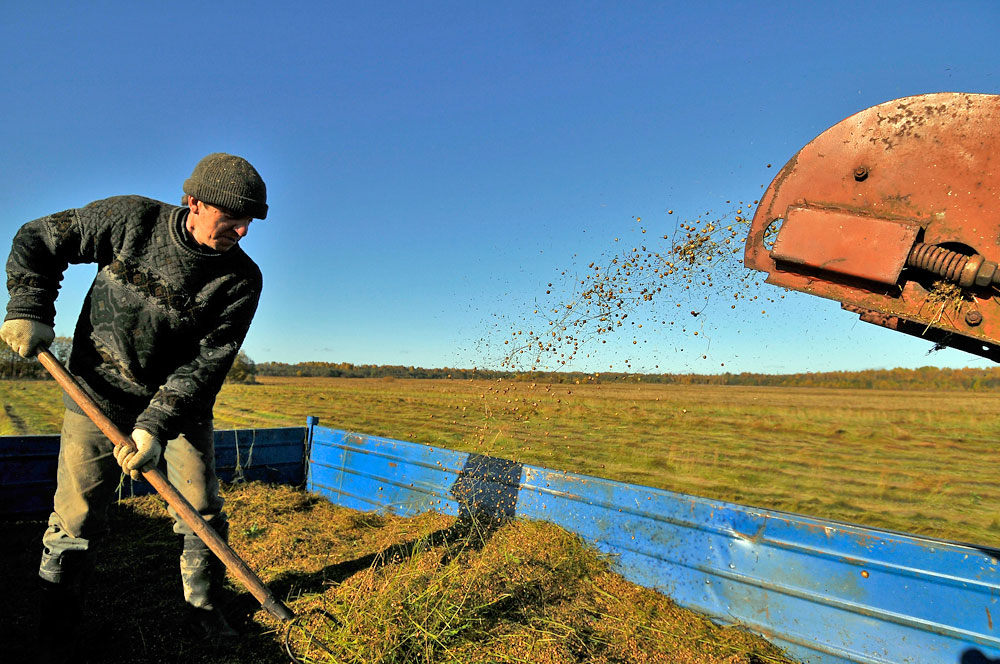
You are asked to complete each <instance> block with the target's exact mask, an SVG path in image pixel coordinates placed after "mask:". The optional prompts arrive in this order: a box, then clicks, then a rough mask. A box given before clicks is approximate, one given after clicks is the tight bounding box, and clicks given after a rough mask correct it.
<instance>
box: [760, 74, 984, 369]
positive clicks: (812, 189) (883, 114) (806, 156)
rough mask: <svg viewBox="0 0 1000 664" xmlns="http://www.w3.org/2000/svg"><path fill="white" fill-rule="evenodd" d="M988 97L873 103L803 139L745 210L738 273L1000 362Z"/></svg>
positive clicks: (941, 95)
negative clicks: (748, 215)
mask: <svg viewBox="0 0 1000 664" xmlns="http://www.w3.org/2000/svg"><path fill="white" fill-rule="evenodd" d="M998 211H1000V95H984V94H966V93H947V92H945V93H935V94H926V95H918V96H914V97H905V98H902V99H897V100H894V101H889V102H885V103H883V104H879V105H878V106H873V107H871V108H869V109H866V110H864V111H861V112H860V113H857V114H855V115H852V116H851V117H849V118H847V119H846V120H843V121H841V122H839V123H837V124H836V125H834V126H833V127H831V128H829V129H827V130H826V131H825V132H823V133H822V134H820V135H819V136H818V137H816V138H815V139H814V140H813V141H811V142H810V143H809V144H808V145H806V146H805V147H804V148H802V149H801V150H800V151H799V152H798V154H796V155H795V156H794V157H792V158H791V159H790V160H789V161H788V163H787V164H785V166H784V167H783V168H782V169H781V170H780V171H779V172H778V174H777V176H775V178H774V180H773V181H772V182H771V184H770V186H769V187H768V188H767V191H766V192H765V193H764V196H763V198H762V199H761V200H760V203H759V205H758V207H757V211H756V214H755V215H754V218H753V221H752V222H751V227H750V234H749V236H748V238H747V243H746V252H745V257H744V258H745V263H746V266H747V267H750V268H754V269H757V270H761V271H763V272H767V273H768V277H767V282H768V283H771V284H774V285H776V286H781V287H784V288H788V289H792V290H798V291H803V292H806V293H811V294H813V295H819V296H821V297H826V298H829V299H832V300H837V301H839V302H841V303H842V307H843V308H844V309H846V310H848V311H852V312H854V313H858V314H860V315H861V319H862V320H864V321H867V322H870V323H875V324H878V325H882V326H885V327H888V328H891V329H895V330H898V331H900V332H905V333H907V334H912V335H915V336H919V337H922V338H925V339H928V340H930V341H933V342H935V343H938V344H941V345H945V346H951V347H954V348H958V349H960V350H964V351H967V352H970V353H975V354H976V355H981V356H983V357H987V358H990V359H993V360H994V361H1000V345H998V343H1000V297H998V296H1000V290H998V288H997V284H998V283H1000V270H998V268H997V262H998V261H1000V214H998Z"/></svg>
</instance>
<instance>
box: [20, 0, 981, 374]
mask: <svg viewBox="0 0 1000 664" xmlns="http://www.w3.org/2000/svg"><path fill="white" fill-rule="evenodd" d="M998 19H1000V5H997V4H996V3H994V2H965V3H941V2H871V1H869V2H836V3H819V2H815V3H814V2H795V3H765V2H760V3H751V2H702V3H691V2H685V3H644V2H620V3H611V2H577V3H563V2H541V3H539V2H507V3H476V2H454V3H445V2H428V3H416V2H414V3H411V2H365V3H337V2H322V3H290V4H289V5H288V6H279V4H278V3H255V2H247V1H243V2H213V3H186V2H176V3H133V2H94V3H46V4H45V5H44V6H39V5H34V6H31V5H29V4H28V3H21V4H20V6H17V5H15V4H14V3H8V4H7V6H6V7H5V19H4V21H3V23H2V24H0V54H2V58H3V62H4V65H5V66H4V67H3V69H2V73H0V82H2V83H3V87H4V90H5V94H4V95H3V97H2V102H0V103H2V104H3V107H2V117H3V120H4V121H3V123H0V154H2V157H3V158H2V160H0V169H2V173H3V177H2V178H0V203H2V205H3V210H4V214H3V217H2V220H0V235H3V236H5V237H8V238H9V237H12V236H13V234H14V232H15V231H16V229H17V227H18V226H19V225H20V224H22V223H24V222H25V221H28V220H30V219H34V218H37V217H39V216H42V215H44V214H47V213H50V212H54V211H57V210H62V209H65V208H69V207H77V206H81V205H84V204H86V203H88V202H89V201H91V200H95V199H98V198H103V197H106V196H110V195H116V194H142V195H146V196H150V197H153V198H159V199H161V200H167V201H177V200H179V196H180V193H181V192H180V186H181V183H182V182H183V180H184V179H185V178H186V177H187V176H188V175H189V174H190V172H191V168H192V167H193V165H194V163H195V162H196V161H197V160H198V159H199V158H200V157H202V156H203V155H205V154H207V153H209V152H216V151H224V152H231V153H236V154H240V155H243V156H245V157H246V158H248V159H249V160H250V161H251V162H252V163H253V164H254V165H255V166H256V167H257V169H258V170H259V171H260V172H261V174H262V175H263V177H264V178H265V180H266V182H267V185H268V203H269V204H270V208H271V212H270V214H269V217H268V219H267V220H264V221H257V222H254V224H253V226H252V227H251V232H250V235H249V236H248V237H247V238H246V239H245V240H244V243H243V246H244V248H245V249H246V251H247V252H248V253H249V254H250V255H251V256H252V257H254V259H255V260H256V261H257V262H258V264H259V265H260V266H261V269H262V270H263V272H264V275H265V290H264V294H263V297H262V299H261V303H260V308H259V309H258V312H257V317H256V319H255V322H254V325H253V327H252V329H251V331H250V334H249V336H248V337H247V340H246V343H245V345H244V348H245V350H246V351H247V352H248V353H249V355H250V356H251V357H252V358H253V359H254V360H257V361H268V360H275V361H284V362H298V361H304V360H325V361H332V362H353V363H371V364H404V365H417V366H464V367H468V366H490V365H492V364H496V362H497V360H498V359H499V358H500V357H501V356H502V354H503V339H504V338H506V337H507V335H508V334H509V333H510V330H511V329H514V328H518V327H520V326H524V325H527V326H529V327H530V326H532V325H534V324H535V322H532V321H533V319H532V311H533V310H534V308H535V307H537V306H538V302H539V301H540V298H542V297H543V295H544V292H545V290H546V289H547V284H549V283H553V284H554V286H553V289H555V290H556V295H560V294H563V293H565V294H566V296H567V297H571V296H572V279H571V278H572V277H573V276H574V275H579V272H580V270H582V269H584V268H585V266H586V265H587V264H588V263H589V262H590V261H592V260H595V259H599V258H600V257H601V256H607V255H611V254H613V252H615V251H616V245H615V242H614V239H615V238H616V237H617V238H622V241H623V242H627V241H628V239H630V238H632V237H634V236H635V234H636V233H637V232H638V231H637V222H636V220H635V218H636V217H641V218H642V223H643V224H644V225H648V226H649V227H650V228H653V229H654V230H664V231H665V232H669V231H670V230H672V228H673V225H674V224H675V223H677V222H678V221H683V220H685V219H693V218H695V217H696V216H698V215H701V214H703V213H705V212H706V211H718V212H719V213H724V212H727V211H730V210H731V207H732V205H731V204H727V203H726V201H733V202H736V201H739V200H752V199H754V198H756V197H758V196H759V195H760V194H761V193H762V191H763V189H762V185H763V186H765V187H766V185H767V183H768V182H769V181H770V179H771V177H773V175H774V173H775V172H776V171H777V169H778V168H779V167H780V166H781V165H782V164H784V163H785V161H787V160H788V159H789V158H790V157H791V156H792V155H793V154H794V153H795V152H796V151H797V150H798V149H799V148H801V147H802V146H803V145H804V144H806V143H807V142H809V141H810V140H812V139H813V138H814V137H815V136H816V135H818V134H819V133H821V132H822V131H823V130H824V129H826V128H827V127H829V126H831V125H833V124H835V123H837V122H838V121H840V120H841V119H843V118H845V117H847V116H849V115H852V114H853V113H855V112H857V111H860V110H862V109H864V108H867V107H869V106H872V105H874V104H877V103H881V102H883V101H887V100H890V99H894V98H898V97H903V96H908V95H913V94H921V93H927V92H941V91H962V92H980V93H993V94H995V93H998V92H1000V89H998V87H1000V78H998V76H997V75H996V70H997V65H996V63H997V62H1000V46H998V40H997V38H996V35H997V34H998V29H1000V20H998ZM768 164H772V167H771V168H768V167H767V165H768ZM668 209H672V210H674V214H673V215H667V213H666V211H667V210H668ZM609 252H610V254H609ZM93 269H94V268H93V267H92V266H75V267H72V268H71V269H70V271H69V272H68V274H67V277H66V280H65V282H64V287H63V293H62V295H61V296H60V300H59V302H58V303H57V309H58V311H59V314H58V317H57V320H56V331H57V333H58V334H63V335H69V334H71V333H72V329H73V324H74V321H75V318H76V315H77V313H78V310H79V305H80V302H81V301H82V298H83V296H84V294H85V292H86V288H87V286H88V284H89V280H90V278H92V275H93ZM563 271H566V272H567V273H568V274H567V275H563V274H562V272H563ZM761 297H762V298H767V297H775V293H774V292H771V291H769V290H768V289H763V290H762V291H761ZM757 304H758V303H754V304H753V305H752V306H749V305H748V306H741V307H740V308H739V309H737V310H730V309H729V308H728V307H719V308H718V309H717V310H715V309H713V310H712V312H711V313H712V316H705V317H703V318H702V321H703V322H702V321H699V323H698V324H699V328H698V331H699V332H700V334H699V335H698V336H694V335H693V334H692V331H693V330H694V328H692V327H691V321H686V326H685V327H686V331H685V332H679V331H678V330H677V327H679V325H677V326H669V325H660V326H647V327H646V328H645V330H644V333H643V337H642V338H641V341H642V342H643V343H641V344H638V345H634V344H632V341H633V338H634V337H633V335H610V336H608V337H607V338H606V340H607V343H606V344H601V345H600V348H599V349H597V348H595V349H594V351H593V353H592V354H591V357H590V358H586V357H584V356H581V357H580V358H579V359H578V360H577V361H576V362H575V363H574V364H573V365H572V368H574V369H581V370H589V371H601V370H607V369H608V368H609V367H612V368H622V367H623V362H627V366H629V367H630V368H631V369H633V370H637V371H643V370H648V371H653V370H659V371H683V372H688V371H694V372H718V371H766V372H782V373H784V372H796V371H826V370H837V369H845V370H847V369H865V368H878V367H895V366H903V367H915V366H923V365H929V364H931V365H939V366H977V367H985V366H989V363H988V362H987V361H985V360H981V359H979V358H975V357H972V356H968V355H965V354H963V353H959V352H957V351H943V352H939V353H934V354H931V355H928V353H927V351H928V350H929V348H930V344H929V343H927V342H925V341H922V340H919V339H910V338H909V337H905V336H904V335H900V334H898V333H894V332H890V331H886V330H882V329H880V328H876V327H873V326H870V325H867V324H864V323H860V322H858V321H857V319H856V317H855V316H852V315H850V314H847V313H843V312H841V311H840V309H839V306H838V305H837V304H836V303H833V302H828V301H825V300H820V299H817V298H812V297H810V296H806V295H801V294H797V293H792V294H788V295H787V296H786V297H785V298H784V299H777V301H776V302H774V303H768V305H767V306H764V307H759V308H758V307H757ZM667 308H669V307H667ZM761 311H765V312H766V313H764V314H762V313H761ZM661 314H662V315H661ZM650 315H651V317H652V318H660V319H663V317H664V316H666V313H665V310H661V312H659V313H658V312H652V313H651V314H650ZM536 322H537V321H536Z"/></svg>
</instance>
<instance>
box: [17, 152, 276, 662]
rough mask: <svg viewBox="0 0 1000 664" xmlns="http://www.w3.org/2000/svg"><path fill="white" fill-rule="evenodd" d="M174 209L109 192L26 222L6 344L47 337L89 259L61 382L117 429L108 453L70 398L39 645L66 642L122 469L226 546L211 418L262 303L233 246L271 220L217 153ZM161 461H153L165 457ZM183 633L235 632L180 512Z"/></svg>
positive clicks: (251, 179) (245, 169)
mask: <svg viewBox="0 0 1000 664" xmlns="http://www.w3.org/2000/svg"><path fill="white" fill-rule="evenodd" d="M183 189H184V193H185V194H186V195H185V197H184V201H183V203H184V204H183V205H182V206H181V207H177V206H173V205H169V204H167V203H161V202H159V201H154V200H151V199H149V198H143V197H140V196H118V197H114V198H108V199H105V200H100V201H96V202H94V203H91V204H89V205H87V206H86V207H83V208H79V209H74V210H66V211H65V212H58V213H56V214H53V215H50V216H47V217H42V218H41V219H37V220H35V221H31V222H29V223H27V224H25V225H24V226H22V227H21V229H20V230H19V231H18V232H17V234H16V236H15V237H14V242H13V248H12V250H11V253H10V257H9V258H8V260H7V288H8V291H9V293H10V301H9V303H8V304H7V316H6V318H5V319H4V320H5V322H4V323H3V325H2V326H0V338H2V339H3V340H4V341H5V342H7V343H8V344H9V345H10V346H11V348H13V349H14V350H15V351H17V352H18V353H19V354H20V355H22V356H24V357H31V356H33V355H35V354H36V353H37V351H38V349H39V348H42V347H45V346H46V345H47V344H49V343H50V342H51V341H52V339H53V323H54V318H55V299H56V294H57V291H58V288H59V282H60V280H61V279H62V274H63V272H64V271H65V269H66V267H67V264H69V263H96V264H97V266H98V271H97V276H96V278H95V279H94V283H93V285H92V286H91V289H90V291H89V292H88V294H87V297H86V300H85V301H84V304H83V309H82V311H81V313H80V318H79V320H78V321H77V325H76V331H75V332H74V335H73V346H72V351H71V353H70V358H69V362H68V365H69V366H68V368H69V371H70V372H71V373H72V374H74V375H75V376H76V377H77V379H79V381H80V382H81V383H82V384H83V386H84V389H85V390H86V391H87V392H88V393H89V394H90V396H91V397H93V398H94V399H95V400H96V401H97V403H98V404H99V405H100V406H101V407H102V408H103V410H104V412H105V413H106V414H107V415H108V417H110V418H111V420H112V421H114V422H115V424H117V425H118V426H119V427H120V428H121V429H122V430H124V431H132V440H133V441H134V442H135V447H136V449H135V450H134V451H132V452H130V451H129V450H126V449H125V448H124V447H120V448H118V449H117V450H113V445H112V443H111V442H110V441H109V440H108V439H107V438H106V437H105V436H104V435H103V434H102V433H101V432H100V430H99V429H98V428H97V427H96V426H95V425H94V424H93V423H92V422H91V421H90V419H89V418H87V417H86V416H85V415H84V414H83V412H82V411H81V410H80V409H79V407H78V406H77V405H76V404H75V403H74V402H73V401H72V400H70V399H69V397H64V401H65V405H66V413H65V415H64V420H63V428H62V437H61V442H60V450H59V464H58V471H57V488H56V493H55V498H54V506H53V511H52V514H51V516H50V517H49V524H48V529H47V530H46V531H45V535H44V536H43V538H42V543H43V552H42V557H41V564H40V566H39V576H40V578H41V584H42V598H43V599H42V615H41V627H42V634H41V635H42V644H43V646H49V645H51V644H52V643H53V642H66V641H71V639H66V635H67V634H68V633H72V630H73V626H74V625H76V624H77V623H78V621H79V618H80V613H81V605H80V601H81V598H82V593H83V584H84V582H85V580H86V576H87V570H88V568H89V567H90V565H91V562H92V558H93V555H94V546H95V545H97V544H98V543H99V541H100V539H101V537H102V536H103V535H104V534H105V532H106V531H107V521H106V510H107V507H108V505H109V504H110V503H111V501H112V500H113V498H114V494H115V489H116V487H117V486H118V483H119V478H120V476H121V472H122V471H124V472H126V473H128V474H130V475H131V476H132V478H133V479H138V478H139V477H140V473H141V471H143V470H145V469H148V468H152V467H154V466H156V467H160V468H161V469H162V470H164V471H165V472H166V474H167V477H168V479H169V480H170V482H171V483H172V484H173V485H174V486H175V487H177V488H178V489H179V490H180V492H181V493H182V494H183V495H184V497H185V498H187V500H188V501H190V502H191V503H192V505H194V507H195V508H196V509H197V510H198V511H199V512H200V513H201V515H202V516H203V517H204V518H205V519H206V520H207V521H208V522H209V523H210V524H211V525H212V526H213V527H214V528H215V530H216V531H217V532H218V533H219V534H220V535H221V536H223V537H226V535H227V532H228V523H227V520H226V515H225V512H224V511H223V510H222V506H223V501H222V499H221V498H220V497H219V484H218V480H217V479H216V476H215V452H214V448H213V435H212V407H213V405H214V403H215V398H216V395H217V394H218V392H219V389H220V388H221V387H222V383H223V381H224V380H225V377H226V373H227V372H228V370H229V368H230V367H231V366H232V364H233V360H234V358H235V357H236V354H237V351H238V350H239V348H240V345H241V344H242V343H243V339H244V337H245V336H246V333H247V329H248V328H249V326H250V321H251V319H252V318H253V315H254V312H255V311H256V308H257V301H258V298H259V297H260V290H261V273H260V270H259V269H258V267H257V265H256V264H255V263H254V262H253V261H252V260H251V259H250V258H249V257H248V256H247V255H246V254H245V253H244V252H243V250H242V248H240V246H239V241H240V240H241V239H242V238H243V237H245V236H246V234H247V231H248V229H249V226H250V222H251V220H252V219H254V218H256V219H263V218H265V217H266V216H267V202H266V199H267V193H266V188H265V185H264V181H263V180H262V179H261V177H260V175H259V174H258V173H257V171H256V169H254V167H253V166H251V165H250V163H249V162H247V161H246V160H245V159H242V158H241V157H236V156H233V155H228V154H222V153H216V154H210V155H208V156H207V157H205V158H204V159H202V160H201V161H200V162H199V163H198V164H197V165H196V166H195V168H194V172H193V173H192V174H191V177H190V178H188V179H187V180H186V181H185V182H184V187H183ZM161 454H162V458H161ZM173 516H174V520H175V523H174V532H176V533H177V534H178V535H180V536H182V538H183V549H182V554H181V559H180V567H181V580H182V585H183V591H184V599H185V601H186V603H187V610H188V612H189V614H190V615H189V618H190V622H191V623H192V625H193V626H196V627H197V628H199V629H200V630H201V631H202V632H203V633H204V634H205V635H207V636H232V635H234V634H235V633H234V632H233V630H232V628H231V627H230V626H229V625H228V624H227V623H226V620H225V618H224V617H223V616H222V614H221V612H220V611H219V610H218V607H217V606H216V604H215V603H214V601H215V599H214V598H215V596H216V591H217V590H218V586H219V584H220V583H221V581H222V575H223V573H224V568H223V567H222V565H221V563H220V562H219V561H218V560H217V559H216V558H215V557H214V556H213V555H212V553H211V552H210V551H209V549H208V548H207V547H206V546H205V544H204V543H203V542H202V541H201V540H200V539H199V538H198V537H197V536H196V535H195V534H194V533H193V531H192V530H191V529H190V528H189V527H188V526H187V525H186V524H184V522H183V521H181V520H180V519H179V518H177V515H176V514H173Z"/></svg>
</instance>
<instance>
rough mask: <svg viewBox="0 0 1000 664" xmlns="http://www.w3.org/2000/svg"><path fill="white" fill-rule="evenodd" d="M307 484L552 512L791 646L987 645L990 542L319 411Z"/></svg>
mask: <svg viewBox="0 0 1000 664" xmlns="http://www.w3.org/2000/svg"><path fill="white" fill-rule="evenodd" d="M307 488H308V489H310V490H313V491H318V492H320V493H323V494H325V495H326V496H328V497H329V498H330V499H331V500H332V501H334V502H336V503H338V504H341V505H345V506H349V507H352V508H355V509H361V510H391V511H394V512H396V513H400V514H413V513H416V512H420V511H423V510H427V509H436V510H439V511H442V512H445V513H448V514H455V515H459V514H466V513H469V512H476V513H477V514H479V515H480V516H496V517H504V516H510V515H516V516H518V517H523V518H530V519H541V520H545V521H551V522H553V523H556V524H559V525H560V526H562V527H563V528H566V529H567V530H569V531H572V532H575V533H577V534H579V535H580V536H581V537H583V538H584V539H586V540H588V541H590V542H592V543H593V544H594V545H595V546H596V547H597V548H598V549H600V550H602V551H605V552H607V553H610V554H613V561H614V565H615V567H616V569H617V571H619V572H620V573H621V574H623V575H624V576H625V577H626V578H628V579H629V580H631V581H633V582H635V583H638V584H641V585H644V586H647V587H652V588H657V589H659V590H661V591H662V592H664V593H665V594H667V595H669V596H670V597H672V598H673V599H674V600H675V601H676V602H677V603H678V604H680V605H682V606H686V607H688V608H692V609H695V610H697V611H700V612H703V613H705V614H708V615H710V616H713V617H715V618H716V619H718V620H720V621H722V622H731V623H738V624H742V625H745V626H747V627H749V628H750V629H752V630H754V631H756V632H759V633H761V634H764V635H765V636H767V637H768V638H769V639H771V640H772V641H774V642H775V643H777V644H779V645H781V646H783V647H786V648H787V649H788V651H789V653H790V654H791V655H792V656H794V657H796V658H799V659H801V660H802V661H804V662H809V663H816V664H819V663H822V664H833V663H837V664H839V663H842V662H864V663H867V664H875V663H879V664H887V663H890V662H891V663H893V664H899V663H905V664H925V663H926V664H930V663H934V664H940V663H946V664H971V663H973V662H983V663H985V662H988V661H990V660H988V659H986V657H990V658H996V657H998V656H1000V638H998V634H997V630H996V629H995V628H994V618H995V617H996V616H997V615H998V611H1000V606H998V600H1000V573H998V560H997V559H998V555H1000V554H998V552H997V551H994V550H992V549H987V548H976V547H970V546H964V545H960V544H955V543H950V542H943V541H940V540H932V539H926V538H920V537H914V536H910V535H905V534H900V533H891V532H886V531H881V530H875V529H870V528H864V527H860V526H854V525H850V524H843V523H837V522H833V521H826V520H822V519H813V518H808V517H803V516H798V515H794V514H787V513H783V512H776V511H769V510H762V509H755V508H751V507H746V506H742V505H734V504H730V503H724V502H719V501H711V500H706V499H703V498H698V497H695V496H688V495H684V494H678V493H672V492H669V491H663V490H659V489H652V488H649V487H643V486H637V485H630V484H623V483H620V482H614V481H611V480H605V479H601V478H596V477H588V476H584V475H576V474H572V473H562V472H557V471H553V470H549V469H545V468H538V467H534V466H521V465H520V464H516V463H514V462H510V461H504V460H500V459H492V458H489V457H484V456H480V455H476V454H468V453H460V452H454V451H450V450H442V449H436V448H432V447H428V446H424V445H417V444H413V443H405V442H401V441H395V440H388V439H384V438H376V437H370V436H362V435H358V434H348V433H345V432H342V431H333V430H330V429H325V428H322V427H317V428H316V429H315V431H314V435H313V445H312V455H311V463H310V470H309V479H308V481H307ZM977 658H978V659H977Z"/></svg>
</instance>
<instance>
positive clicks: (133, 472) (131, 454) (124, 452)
mask: <svg viewBox="0 0 1000 664" xmlns="http://www.w3.org/2000/svg"><path fill="white" fill-rule="evenodd" d="M132 442H133V443H135V450H134V451H133V450H129V448H128V447H126V446H125V445H119V446H118V447H116V448H115V461H117V462H118V465H119V466H121V467H122V470H123V471H125V472H126V473H128V474H129V475H130V476H131V477H132V479H134V480H137V479H139V478H140V477H142V471H144V470H149V469H150V468H155V467H156V464H158V463H160V454H162V453H163V446H162V445H160V441H159V440H157V439H156V436H154V435H153V434H151V433H149V432H148V431H146V430H145V429H135V430H134V431H133V432H132Z"/></svg>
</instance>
